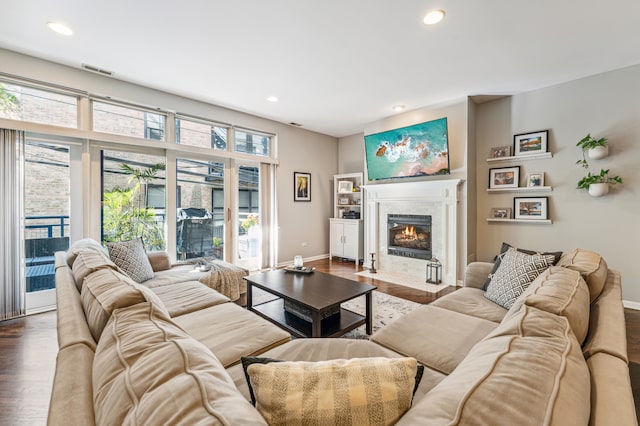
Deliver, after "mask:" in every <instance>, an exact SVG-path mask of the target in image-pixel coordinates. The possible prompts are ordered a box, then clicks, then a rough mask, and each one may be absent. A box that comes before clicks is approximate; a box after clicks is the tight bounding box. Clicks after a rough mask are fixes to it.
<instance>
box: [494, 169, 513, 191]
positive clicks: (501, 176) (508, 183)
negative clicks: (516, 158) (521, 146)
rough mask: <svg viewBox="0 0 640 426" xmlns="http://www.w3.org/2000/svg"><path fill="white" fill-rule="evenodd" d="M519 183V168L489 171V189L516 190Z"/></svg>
mask: <svg viewBox="0 0 640 426" xmlns="http://www.w3.org/2000/svg"><path fill="white" fill-rule="evenodd" d="M519 183H520V166H513V167H501V168H498V169H489V189H506V188H517V187H518V186H519Z"/></svg>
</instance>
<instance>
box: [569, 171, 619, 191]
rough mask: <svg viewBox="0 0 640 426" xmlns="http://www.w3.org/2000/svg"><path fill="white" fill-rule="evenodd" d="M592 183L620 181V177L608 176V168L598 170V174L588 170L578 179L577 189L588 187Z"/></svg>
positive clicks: (614, 182)
mask: <svg viewBox="0 0 640 426" xmlns="http://www.w3.org/2000/svg"><path fill="white" fill-rule="evenodd" d="M594 183H609V184H616V183H622V178H621V177H620V176H609V170H608V169H607V170H605V169H602V170H600V174H597V175H594V174H591V172H589V173H587V175H586V176H584V177H583V178H582V179H580V180H579V181H578V189H589V186H590V185H593V184H594Z"/></svg>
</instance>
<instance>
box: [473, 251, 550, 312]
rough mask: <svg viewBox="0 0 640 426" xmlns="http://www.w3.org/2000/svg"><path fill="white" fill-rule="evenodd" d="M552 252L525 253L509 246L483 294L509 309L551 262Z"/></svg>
mask: <svg viewBox="0 0 640 426" xmlns="http://www.w3.org/2000/svg"><path fill="white" fill-rule="evenodd" d="M553 260H554V255H553V254H526V253H522V252H520V251H518V250H516V249H515V248H513V247H511V248H509V249H508V250H507V251H506V252H505V253H504V255H503V256H502V261H501V263H500V267H499V268H498V270H497V271H496V272H495V273H494V274H493V276H492V277H491V282H490V283H489V286H488V287H487V291H486V292H485V294H484V296H485V297H486V298H487V299H489V300H491V301H492V302H494V303H497V304H498V305H500V306H502V307H503V308H505V309H509V308H510V307H511V305H513V302H515V301H516V299H517V298H518V297H519V296H520V295H521V294H522V293H523V292H524V291H525V290H526V289H527V287H529V284H531V282H532V281H533V280H535V279H536V277H537V276H538V275H540V274H541V273H542V272H544V271H545V270H546V269H547V268H549V267H550V266H551V265H552V264H553Z"/></svg>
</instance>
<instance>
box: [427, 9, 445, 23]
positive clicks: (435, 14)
mask: <svg viewBox="0 0 640 426" xmlns="http://www.w3.org/2000/svg"><path fill="white" fill-rule="evenodd" d="M442 19H444V10H440V9H437V10H432V11H430V12H429V13H427V14H426V15H425V16H424V19H423V20H422V21H423V22H424V23H425V24H427V25H433V24H437V23H438V22H440V21H442Z"/></svg>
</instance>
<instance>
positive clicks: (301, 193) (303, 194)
mask: <svg viewBox="0 0 640 426" xmlns="http://www.w3.org/2000/svg"><path fill="white" fill-rule="evenodd" d="M293 201H311V173H301V172H293Z"/></svg>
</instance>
